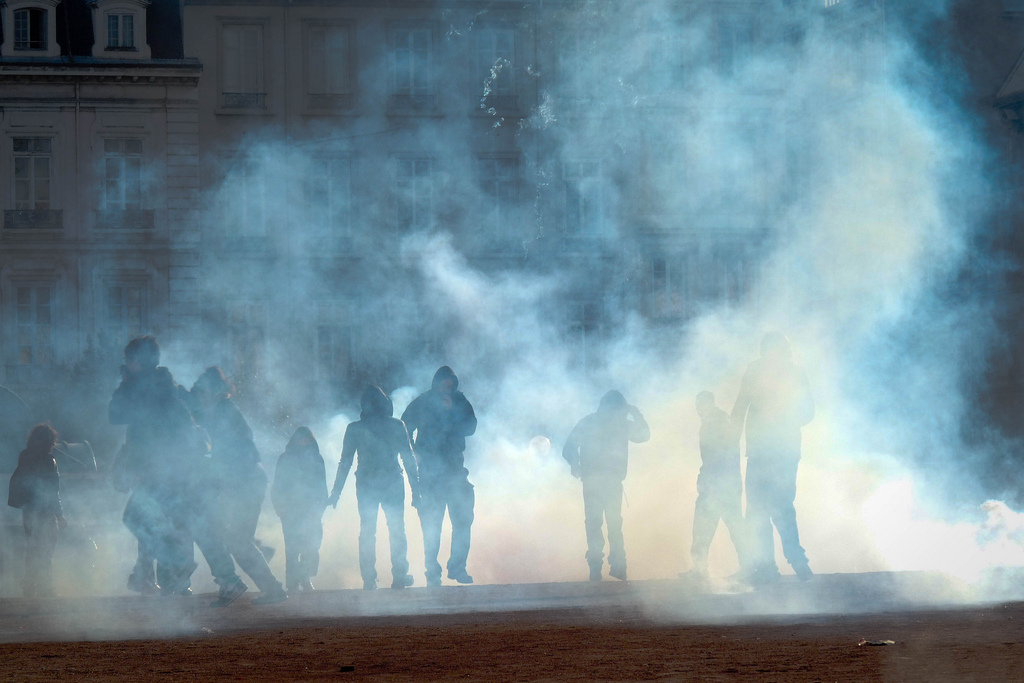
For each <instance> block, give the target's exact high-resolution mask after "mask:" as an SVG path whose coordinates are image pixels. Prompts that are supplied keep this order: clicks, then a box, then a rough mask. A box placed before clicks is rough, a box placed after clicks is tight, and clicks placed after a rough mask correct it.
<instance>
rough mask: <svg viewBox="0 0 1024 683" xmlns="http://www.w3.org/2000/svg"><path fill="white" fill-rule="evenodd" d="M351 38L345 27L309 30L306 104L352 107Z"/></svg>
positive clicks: (314, 27)
mask: <svg viewBox="0 0 1024 683" xmlns="http://www.w3.org/2000/svg"><path fill="white" fill-rule="evenodd" d="M351 61H352V60H351V35H350V33H349V27H348V26H310V27H309V104H310V106H311V107H315V108H325V109H326V108H333V107H349V106H351V105H352V97H351V94H352V64H351Z"/></svg>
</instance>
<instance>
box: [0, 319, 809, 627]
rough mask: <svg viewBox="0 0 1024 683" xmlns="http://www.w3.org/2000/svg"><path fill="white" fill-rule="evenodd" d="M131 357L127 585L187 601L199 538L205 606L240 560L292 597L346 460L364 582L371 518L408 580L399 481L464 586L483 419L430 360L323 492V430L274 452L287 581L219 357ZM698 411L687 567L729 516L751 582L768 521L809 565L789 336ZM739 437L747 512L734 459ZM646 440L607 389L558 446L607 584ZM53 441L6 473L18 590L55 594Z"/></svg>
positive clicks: (358, 427) (805, 405) (268, 595)
mask: <svg viewBox="0 0 1024 683" xmlns="http://www.w3.org/2000/svg"><path fill="white" fill-rule="evenodd" d="M124 361H125V362H124V365H123V366H122V367H121V384H120V385H119V386H118V387H117V389H116V390H115V391H114V394H113V396H112V398H111V400H110V404H109V419H110V422H111V423H113V424H116V425H125V426H126V435H125V442H124V445H123V447H122V448H121V450H120V451H119V453H118V454H117V457H116V458H115V461H114V463H113V467H112V478H113V483H114V486H115V488H117V489H118V490H119V491H122V492H124V493H129V494H130V496H129V498H128V502H127V504H126V506H125V510H124V516H123V520H124V524H125V526H126V527H127V528H128V530H129V531H130V532H131V533H132V534H133V535H134V536H135V538H136V539H137V542H138V553H137V557H136V563H135V566H134V567H133V569H132V571H131V573H130V575H129V576H128V582H127V585H128V589H129V590H131V591H135V592H138V593H142V594H144V595H152V594H158V593H160V594H163V595H190V594H191V592H192V591H191V579H192V575H193V573H194V572H195V570H196V569H197V567H198V563H197V562H196V559H195V550H194V549H195V548H196V547H198V548H199V550H200V552H201V553H202V554H203V556H204V557H205V559H206V562H207V564H208V565H209V567H210V571H211V573H212V574H213V579H214V581H215V583H216V584H217V585H218V587H219V592H218V595H217V598H216V599H215V600H214V601H213V603H212V605H213V606H217V607H222V606H226V605H229V604H231V603H232V602H234V601H235V600H236V599H237V598H238V597H239V596H241V595H242V594H243V593H245V592H246V591H247V590H248V586H247V584H246V583H245V581H244V580H243V579H242V578H241V577H240V576H239V575H238V573H237V572H236V565H237V567H238V568H239V569H241V570H242V571H243V572H244V573H245V574H246V575H247V576H248V577H249V578H250V579H251V581H252V582H253V583H254V584H255V585H256V587H257V588H258V589H259V591H260V595H259V596H258V597H256V598H254V599H253V603H254V604H257V605H269V604H274V603H278V602H281V601H283V600H286V599H288V595H289V593H295V592H298V591H301V592H309V591H312V590H313V584H312V579H313V577H315V576H316V574H317V572H318V569H319V564H320V545H321V543H322V541H323V523H322V517H323V513H324V510H325V509H326V508H327V506H329V505H333V506H337V504H338V500H339V497H340V495H341V493H342V491H343V490H344V487H345V484H346V482H347V480H348V475H349V473H350V471H351V469H352V466H353V464H354V465H355V468H356V470H355V487H356V505H357V509H358V513H359V520H360V524H359V571H360V575H361V577H362V581H363V588H364V589H370V590H372V589H375V588H377V568H376V547H377V538H376V535H377V519H378V514H379V512H380V510H383V511H384V516H385V519H386V522H387V528H388V540H389V542H390V550H391V573H392V581H391V587H392V588H406V587H408V586H411V585H413V583H414V577H413V576H412V574H411V573H410V571H409V559H408V543H407V538H406V530H405V493H406V488H405V483H406V480H408V483H409V488H410V490H411V492H412V506H413V507H414V508H415V509H416V510H417V512H418V514H419V518H420V524H421V528H422V532H423V546H424V568H425V578H426V584H427V586H440V585H441V576H442V571H441V563H440V562H439V561H438V555H439V553H440V540H441V527H442V524H443V521H444V516H445V512H446V511H447V513H448V516H449V518H450V522H451V528H452V544H451V552H450V555H449V559H448V562H447V576H448V578H449V579H451V580H454V581H456V582H457V583H461V584H471V583H473V577H472V576H471V575H470V574H469V573H468V570H467V560H468V556H469V549H470V541H471V529H472V524H473V514H474V506H475V493H474V489H473V485H472V484H471V483H470V481H469V470H468V469H467V468H466V465H465V457H464V452H465V449H466V438H467V437H469V436H472V435H473V434H474V433H475V431H476V427H477V418H476V414H475V413H474V410H473V406H472V405H471V404H470V402H469V400H468V399H467V398H466V396H465V395H464V394H463V393H462V392H461V391H459V379H458V377H457V376H456V374H455V372H454V371H453V370H452V369H451V368H450V367H447V366H443V367H441V368H440V369H438V370H437V372H436V373H435V375H434V378H433V381H432V384H431V388H430V390H428V391H426V392H424V393H423V394H421V395H419V396H418V397H416V398H415V399H414V400H413V401H412V402H411V403H410V404H409V406H408V407H407V408H406V409H405V411H404V413H403V414H402V416H401V419H398V418H396V417H395V415H394V406H393V404H392V402H391V399H390V398H389V397H388V396H387V394H385V393H384V392H383V391H382V390H381V389H380V388H379V387H377V386H372V385H371V386H367V387H366V388H365V389H364V390H363V393H362V396H361V398H360V410H361V412H360V416H359V419H358V420H357V421H355V422H352V423H351V424H349V425H348V428H347V429H346V431H345V437H344V443H343V446H342V451H341V458H340V462H339V464H338V470H337V474H336V476H335V480H334V485H333V487H332V488H331V490H330V492H328V488H327V477H326V467H325V464H324V458H323V456H322V455H321V452H320V447H319V444H318V443H317V440H316V437H315V436H314V435H313V433H312V431H310V430H309V428H308V427H299V428H298V429H296V430H295V432H294V434H292V436H291V439H290V440H289V441H288V445H287V447H286V448H285V450H284V453H282V454H281V455H280V457H279V458H278V461H277V466H276V469H275V477H274V481H273V485H272V486H271V500H272V503H273V507H274V510H275V511H276V512H277V514H278V516H279V517H280V519H281V527H282V531H283V535H284V541H285V585H282V584H281V582H280V581H279V580H278V579H277V577H276V576H275V575H274V573H273V571H272V570H271V568H270V565H269V561H270V559H271V557H272V556H273V553H274V549H273V548H271V547H269V546H266V545H264V544H262V543H261V542H260V541H259V540H258V539H257V538H256V529H257V526H258V522H259V518H260V514H261V510H262V507H263V502H264V498H265V495H266V491H267V487H268V484H269V481H268V477H267V474H266V472H265V471H264V469H263V466H262V464H261V458H260V454H259V451H258V449H257V447H256V444H255V441H254V439H253V432H252V429H251V428H250V427H249V424H248V423H247V421H246V419H245V417H244V415H243V414H242V412H241V411H240V410H239V408H238V406H237V405H236V404H235V402H234V400H233V398H232V397H233V388H232V386H231V383H230V382H229V381H228V379H227V378H226V377H225V376H224V373H223V372H222V371H221V369H220V368H218V367H210V368H207V369H206V371H204V372H203V373H202V375H200V377H199V378H198V379H197V380H196V382H195V384H194V385H193V386H192V388H191V390H187V389H185V388H184V387H183V386H181V385H178V384H177V383H176V382H175V381H174V378H173V377H172V375H171V373H170V371H169V370H168V369H167V368H166V367H162V366H160V346H159V343H158V342H157V340H156V338H155V337H152V336H149V335H146V336H141V337H136V338H135V339H132V340H131V341H130V342H129V343H128V345H127V346H126V347H125V350H124ZM696 411H697V415H698V416H699V417H700V421H701V426H700V431H699V438H698V442H699V447H700V454H701V461H702V464H701V468H700V472H699V474H698V477H697V500H696V505H695V510H694V516H693V539H692V547H691V558H692V565H693V566H692V569H691V570H690V572H688V573H687V574H685V575H688V576H690V577H695V578H697V579H699V580H704V579H706V578H707V573H708V552H709V548H710V546H711V542H712V539H713V537H714V535H715V533H716V531H717V528H718V524H719V522H720V521H721V522H724V523H725V525H726V527H727V529H728V530H729V534H730V536H731V538H732V541H733V544H734V546H735V548H736V553H737V557H738V558H739V563H740V567H741V573H740V578H741V579H742V580H743V582H744V583H747V584H750V585H753V586H760V585H765V584H769V583H772V582H774V581H775V580H777V579H778V577H779V571H778V567H777V565H776V563H775V553H774V538H773V536H774V534H773V530H772V527H773V526H774V527H775V528H776V529H778V532H779V535H780V537H781V539H782V547H783V552H784V554H785V557H786V559H787V560H788V561H789V563H790V564H791V565H792V567H793V569H794V571H795V573H796V575H797V577H798V578H800V579H801V580H808V579H810V578H811V577H812V576H813V572H812V571H811V569H810V566H809V563H808V560H807V555H806V553H805V552H804V549H803V547H802V546H801V545H800V540H799V534H798V531H797V524H796V512H795V508H794V500H795V497H796V474H797V468H798V465H799V460H800V446H801V444H800V441H801V428H802V427H803V426H805V425H806V424H808V423H809V422H810V421H811V420H812V419H813V417H814V403H813V400H812V399H811V393H810V389H809V385H808V381H807V377H806V375H805V374H804V372H803V370H802V369H801V368H800V367H799V366H797V365H796V364H795V363H794V362H793V360H792V354H791V349H790V344H789V341H788V340H787V339H786V337H785V336H783V335H782V334H780V333H770V334H768V335H766V336H765V337H764V339H763V340H762V342H761V357H760V358H758V359H757V360H755V361H753V362H752V363H750V365H749V366H748V368H747V370H746V373H745V374H744V376H743V379H742V382H741V384H740V389H739V393H738V396H737V398H736V402H735V405H734V407H733V410H732V414H731V415H730V414H728V413H726V412H725V411H724V410H722V409H721V408H719V407H718V406H717V405H716V403H715V396H714V394H712V393H711V392H710V391H706V390H705V391H701V392H700V393H699V394H698V395H697V397H696ZM744 434H745V436H746V457H747V468H746V516H744V514H743V494H744V481H743V477H742V475H741V466H740V464H741V463H740V452H741V438H742V437H743V435H744ZM650 438H651V430H650V427H649V426H648V424H647V421H646V420H645V419H644V416H643V414H642V413H641V412H640V410H639V409H638V408H637V407H636V406H634V405H630V404H629V403H628V402H627V401H626V398H625V397H624V396H623V394H622V393H621V392H619V391H617V390H611V391H608V392H607V393H605V394H604V396H603V397H602V398H601V400H600V403H599V405H598V408H597V411H596V412H594V413H592V414H590V415H587V416H586V417H584V418H582V419H581V420H580V421H579V422H578V423H577V424H576V426H575V427H574V428H573V429H572V431H571V432H570V434H569V435H568V437H567V439H566V441H565V445H564V447H563V449H562V456H563V457H564V458H565V460H566V461H567V462H568V463H569V468H570V472H571V474H572V476H574V477H576V478H577V479H580V480H581V482H582V489H583V507H584V529H585V533H586V542H587V551H586V556H585V559H586V561H587V564H588V566H589V568H590V580H591V581H601V580H602V578H603V572H604V564H605V562H604V561H605V536H604V531H603V530H604V528H605V527H606V528H607V541H608V554H607V560H608V567H609V570H608V573H609V575H610V576H612V577H614V578H617V579H620V580H623V581H625V580H626V579H627V564H626V551H625V542H624V539H623V533H622V521H623V520H622V502H623V497H624V493H623V481H624V480H625V478H626V474H627V470H628V462H629V445H630V443H635V444H639V443H644V442H646V441H648V440H649V439H650ZM57 439H58V435H57V433H56V431H54V429H53V428H51V427H50V426H48V425H37V426H36V427H34V428H33V429H32V431H31V433H30V435H29V437H28V443H27V445H26V448H25V450H24V451H22V453H21V454H20V456H19V458H18V467H17V469H16V470H15V472H14V474H13V475H12V478H11V484H10V494H9V499H8V503H9V505H11V506H13V507H17V508H21V509H22V510H23V519H24V527H25V537H26V570H25V585H24V592H25V594H26V595H27V596H46V595H51V594H52V593H53V582H52V577H51V573H52V571H51V566H52V559H53V554H54V548H55V546H56V543H57V538H58V531H59V529H60V528H62V527H63V526H64V516H63V513H62V508H61V502H60V473H59V471H58V467H57V462H56V460H55V459H54V456H53V450H54V448H55V446H56V444H57ZM403 473H404V477H403Z"/></svg>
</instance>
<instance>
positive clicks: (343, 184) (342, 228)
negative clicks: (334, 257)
mask: <svg viewBox="0 0 1024 683" xmlns="http://www.w3.org/2000/svg"><path fill="white" fill-rule="evenodd" d="M351 188H352V160H351V159H350V158H349V157H334V158H330V157H324V158H317V159H314V160H313V164H312V167H311V169H310V173H309V176H308V177H307V179H306V206H308V207H309V212H310V221H311V222H312V224H313V228H314V229H315V230H320V231H322V232H325V233H332V232H333V233H341V234H344V233H347V232H348V229H349V225H350V224H351V215H352V192H351Z"/></svg>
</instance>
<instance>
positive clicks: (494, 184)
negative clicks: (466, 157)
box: [477, 157, 519, 225]
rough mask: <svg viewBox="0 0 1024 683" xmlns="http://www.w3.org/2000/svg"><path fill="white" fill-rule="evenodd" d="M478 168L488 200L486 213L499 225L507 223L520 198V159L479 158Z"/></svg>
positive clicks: (485, 197)
mask: <svg viewBox="0 0 1024 683" xmlns="http://www.w3.org/2000/svg"><path fill="white" fill-rule="evenodd" d="M477 170H478V177H479V178H480V186H481V190H482V191H483V197H484V201H485V202H486V205H485V206H484V215H485V216H489V217H490V218H491V220H492V221H493V222H494V223H495V224H497V225H505V224H507V223H508V219H509V213H510V212H511V211H512V210H513V208H514V207H515V205H516V201H517V200H518V198H519V197H518V194H519V159H516V158H514V157H483V158H481V159H478V160H477Z"/></svg>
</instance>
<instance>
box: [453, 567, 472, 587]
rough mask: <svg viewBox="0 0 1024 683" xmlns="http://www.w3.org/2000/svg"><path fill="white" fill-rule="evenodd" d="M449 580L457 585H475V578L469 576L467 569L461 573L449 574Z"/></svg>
mask: <svg viewBox="0 0 1024 683" xmlns="http://www.w3.org/2000/svg"><path fill="white" fill-rule="evenodd" d="M448 578H449V579H451V580H452V581H454V582H456V583H461V584H469V583H473V577H472V576H470V575H469V574H467V573H466V570H465V569H463V570H462V571H461V572H455V573H454V574H453V573H452V572H448Z"/></svg>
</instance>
